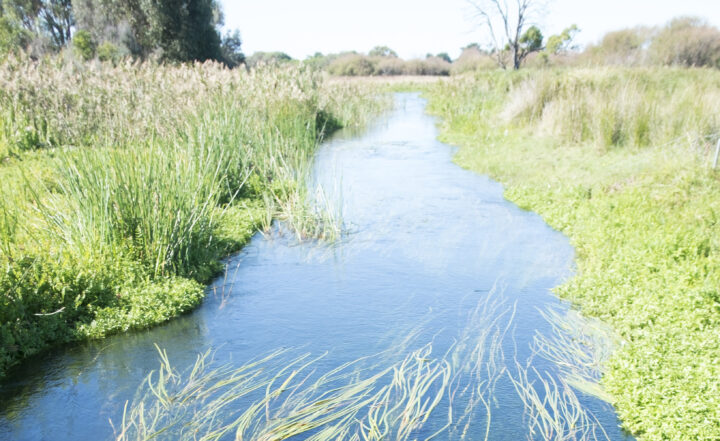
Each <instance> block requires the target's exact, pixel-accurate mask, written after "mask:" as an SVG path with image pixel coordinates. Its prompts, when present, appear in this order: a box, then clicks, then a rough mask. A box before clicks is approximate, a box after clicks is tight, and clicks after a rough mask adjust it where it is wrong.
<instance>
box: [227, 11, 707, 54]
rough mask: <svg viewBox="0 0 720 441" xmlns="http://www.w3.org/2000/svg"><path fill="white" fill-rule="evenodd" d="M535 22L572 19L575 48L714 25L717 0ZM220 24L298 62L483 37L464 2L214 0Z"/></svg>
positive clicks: (452, 45)
mask: <svg viewBox="0 0 720 441" xmlns="http://www.w3.org/2000/svg"><path fill="white" fill-rule="evenodd" d="M543 1H544V2H545V3H547V6H546V7H545V8H543V12H542V14H541V15H542V16H541V17H539V19H538V20H537V22H538V23H537V24H538V25H539V27H540V29H542V31H543V33H544V34H545V35H546V36H547V35H552V34H556V33H559V32H561V31H562V30H563V29H564V28H566V27H567V26H569V25H571V24H576V25H578V27H579V28H580V30H581V32H580V33H579V34H578V35H577V37H576V40H575V41H576V42H577V43H578V44H580V45H582V46H584V45H586V44H589V43H595V42H597V41H599V40H600V39H601V38H602V36H603V35H604V34H605V33H606V32H608V31H612V30H617V29H622V28H627V27H632V26H636V25H645V26H655V25H662V24H664V23H666V22H668V21H669V20H670V19H672V18H673V17H677V16H681V15H692V16H697V17H701V18H704V19H705V20H707V21H708V22H710V23H711V24H713V25H715V26H720V0H592V1H590V0H543ZM221 3H222V5H223V10H224V12H225V28H226V29H238V30H239V31H240V34H241V38H242V41H243V45H242V49H243V52H245V54H247V55H251V54H252V53H254V52H256V51H281V52H285V53H287V54H289V55H290V56H292V57H293V58H296V59H303V58H305V57H307V56H309V55H312V54H314V53H315V52H322V53H323V54H328V53H335V52H341V51H348V50H355V51H358V52H367V51H369V50H370V49H372V48H373V47H375V46H389V47H390V48H392V49H393V50H395V51H396V52H397V53H398V54H399V55H400V56H401V57H402V58H416V57H421V58H424V57H425V54H427V53H433V54H437V53H440V52H447V53H448V54H450V56H451V57H453V58H455V57H456V56H458V55H459V54H460V48H461V47H464V46H467V45H468V44H469V43H472V42H479V43H485V42H486V37H485V34H484V32H483V31H482V29H481V28H480V27H479V25H478V23H477V20H476V19H474V18H473V16H474V14H473V9H472V7H471V6H470V4H469V3H468V1H467V0H443V1H439V0H363V1H360V2H348V1H343V0H303V1H296V0H263V1H258V0H221Z"/></svg>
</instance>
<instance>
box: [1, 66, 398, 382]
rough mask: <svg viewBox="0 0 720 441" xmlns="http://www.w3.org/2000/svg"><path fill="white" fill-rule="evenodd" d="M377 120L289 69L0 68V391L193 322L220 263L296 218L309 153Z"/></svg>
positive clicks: (352, 94) (357, 99)
mask: <svg viewBox="0 0 720 441" xmlns="http://www.w3.org/2000/svg"><path fill="white" fill-rule="evenodd" d="M384 105H386V104H384V103H383V101H382V100H381V99H378V98H377V96H376V94H374V93H372V92H371V91H370V90H369V89H368V88H363V87H362V86H360V85H348V84H341V83H334V84H328V83H326V82H325V81H324V80H323V78H322V77H321V76H319V75H318V74H315V73H312V72H310V71H309V69H303V68H301V67H287V68H280V67H274V68H258V69H255V70H253V71H251V72H249V73H248V72H246V71H245V70H241V69H237V70H228V69H225V68H223V67H222V66H221V65H219V64H212V63H206V64H195V65H184V66H175V67H173V66H159V65H154V64H133V63H130V62H128V63H127V64H120V65H118V66H112V65H109V64H103V63H88V64H84V63H76V62H69V61H67V60H62V59H60V58H47V59H43V60H41V61H37V62H35V61H30V60H28V59H23V58H9V59H8V60H6V61H5V62H4V63H3V64H2V66H0V293H1V296H2V297H1V300H0V377H1V376H2V375H3V374H4V373H5V372H6V370H7V368H8V367H10V366H11V365H13V364H15V363H17V362H18V361H19V360H21V359H23V358H25V357H27V356H30V355H32V354H35V353H37V352H39V351H41V350H43V349H44V348H46V347H48V346H50V345H53V344H58V343H63V342H69V341H74V340H78V339H82V338H88V337H90V338H96V337H102V336H105V335H107V334H110V333H115V332H119V331H126V330H129V329H137V328H143V327H147V326H150V325H153V324H156V323H160V322H163V321H166V320H168V319H170V318H171V317H173V316H176V315H178V314H180V313H183V312H185V311H188V310H190V309H191V308H193V307H195V306H196V305H197V304H198V303H199V302H200V301H201V299H202V297H203V292H204V284H205V283H207V282H208V281H209V280H210V278H211V277H212V276H213V275H215V274H216V273H217V272H218V271H219V270H221V269H222V265H221V263H220V259H221V258H223V257H224V256H226V255H227V254H228V253H230V252H232V251H234V250H237V249H238V248H239V247H241V246H242V245H243V244H244V243H245V242H246V241H247V240H248V239H249V238H250V236H251V235H252V234H253V233H254V232H255V231H257V229H258V228H261V227H265V228H267V227H269V223H270V222H272V220H273V219H277V218H280V219H285V220H286V221H287V222H288V224H289V225H290V226H291V227H292V230H293V231H295V232H296V233H297V234H298V236H300V237H306V236H321V237H322V236H327V235H332V234H335V233H336V226H335V225H328V224H327V222H326V221H327V219H325V218H324V217H323V216H322V214H321V213H317V212H316V211H314V210H313V209H312V208H310V207H308V204H307V201H308V198H307V196H308V192H309V191H310V190H311V189H309V188H307V185H306V179H305V178H306V173H307V170H308V169H309V166H310V164H311V159H312V155H313V153H314V151H315V148H316V146H317V144H318V141H319V140H320V139H321V138H322V137H323V136H324V134H325V133H327V132H329V131H331V130H334V129H336V128H338V127H341V126H346V125H362V124H363V123H364V121H365V120H366V119H367V118H369V117H370V115H372V114H373V113H375V112H377V111H378V110H379V109H380V108H382V107H383V106H384Z"/></svg>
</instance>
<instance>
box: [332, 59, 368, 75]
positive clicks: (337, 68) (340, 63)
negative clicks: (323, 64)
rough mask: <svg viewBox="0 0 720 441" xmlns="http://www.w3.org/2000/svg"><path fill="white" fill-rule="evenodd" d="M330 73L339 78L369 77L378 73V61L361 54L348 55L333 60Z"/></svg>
mask: <svg viewBox="0 0 720 441" xmlns="http://www.w3.org/2000/svg"><path fill="white" fill-rule="evenodd" d="M328 72H329V73H330V74H332V75H339V76H368V75H375V73H376V72H377V67H376V61H375V60H373V59H371V58H369V57H366V56H364V55H360V54H348V55H344V56H342V57H339V58H338V59H336V60H333V61H332V62H331V63H330V65H329V66H328Z"/></svg>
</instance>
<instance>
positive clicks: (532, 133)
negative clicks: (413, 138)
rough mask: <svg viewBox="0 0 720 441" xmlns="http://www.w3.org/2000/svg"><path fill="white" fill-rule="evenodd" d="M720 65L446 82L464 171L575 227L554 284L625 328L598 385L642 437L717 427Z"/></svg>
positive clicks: (435, 96)
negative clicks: (573, 259)
mask: <svg viewBox="0 0 720 441" xmlns="http://www.w3.org/2000/svg"><path fill="white" fill-rule="evenodd" d="M718 84H720V74H719V73H717V72H716V71H712V70H605V71H599V72H598V71H577V70H573V71H560V72H555V71H546V72H526V73H525V74H520V75H517V74H515V75H509V74H503V73H496V74H484V75H480V76H477V77H475V78H460V79H456V80H453V81H450V82H442V83H436V86H435V87H434V89H432V91H431V94H430V97H431V107H432V109H433V111H434V112H436V113H437V114H439V115H441V116H442V117H443V118H444V134H443V138H444V140H446V141H449V142H452V143H457V144H459V145H461V146H462V148H461V150H460V151H459V153H458V156H457V157H456V160H457V161H458V163H460V164H461V165H463V166H465V167H468V168H471V169H473V170H476V171H479V172H482V173H488V174H490V175H491V176H493V177H494V178H496V179H498V180H499V181H500V182H502V183H503V184H505V185H506V189H507V190H506V196H507V197H508V198H509V199H510V200H512V201H514V202H516V203H517V204H519V205H520V206H522V207H524V208H527V209H531V210H534V211H537V212H538V213H540V214H541V215H542V216H543V217H544V218H545V219H546V220H547V221H548V223H549V224H550V225H552V226H554V227H556V228H558V229H559V230H561V231H563V232H565V233H566V234H567V235H568V236H570V238H571V240H572V242H573V244H574V245H575V247H576V249H577V264H578V271H577V272H578V274H577V276H575V277H574V278H573V279H571V280H570V281H568V282H567V283H566V284H564V285H562V286H561V287H559V288H558V293H559V294H560V295H561V296H563V297H565V298H567V299H570V300H572V301H574V302H576V303H577V304H578V305H579V306H580V307H581V308H582V311H583V312H584V313H585V314H588V315H592V316H596V317H599V318H601V319H603V320H604V321H606V322H608V323H610V324H611V325H612V326H613V327H614V328H615V329H616V330H617V331H618V332H619V333H620V334H621V335H622V337H623V339H624V340H625V344H624V345H622V346H621V347H620V348H619V349H618V350H617V352H616V353H615V354H614V355H613V357H612V358H611V360H610V362H609V365H608V366H607V372H606V374H605V376H604V379H603V383H604V385H605V387H606V389H607V391H608V392H609V393H610V394H611V396H612V397H613V399H614V404H615V405H616V406H617V409H618V411H619V413H620V416H621V418H622V420H623V421H624V424H625V426H626V427H627V428H628V429H629V430H630V431H632V432H633V433H634V434H635V435H636V436H637V437H638V439H640V440H671V439H672V440H705V439H717V438H719V437H720V389H719V388H720V384H719V383H718V381H717V379H718V378H720V364H718V360H720V338H718V337H719V335H720V291H719V289H720V288H719V287H720V223H718V214H717V213H720V197H718V195H720V174H719V173H720V172H718V171H713V170H711V169H710V168H709V162H710V161H709V159H710V158H709V157H710V156H711V151H712V150H713V149H712V147H714V142H715V141H716V140H717V137H718V133H720V116H719V115H720V108H719V107H720V99H719V98H720V87H718Z"/></svg>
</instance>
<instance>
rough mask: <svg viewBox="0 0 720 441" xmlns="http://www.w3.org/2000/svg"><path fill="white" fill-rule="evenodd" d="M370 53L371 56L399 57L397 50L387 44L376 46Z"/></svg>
mask: <svg viewBox="0 0 720 441" xmlns="http://www.w3.org/2000/svg"><path fill="white" fill-rule="evenodd" d="M368 55H369V56H371V57H393V58H397V57H398V54H397V52H395V51H394V50H392V49H390V48H389V47H387V46H375V47H374V48H372V49H371V50H370V52H368Z"/></svg>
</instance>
